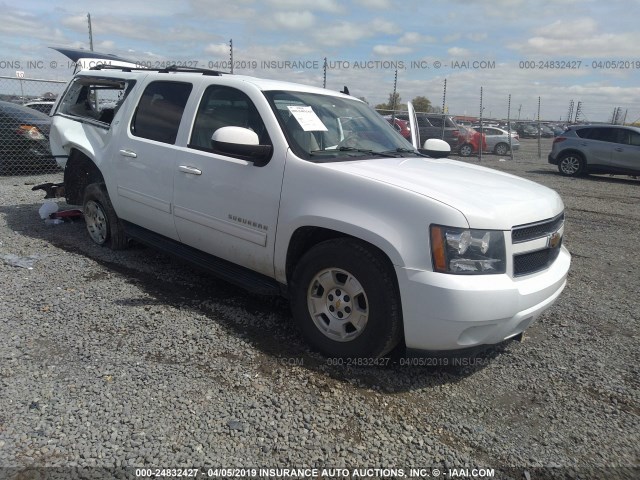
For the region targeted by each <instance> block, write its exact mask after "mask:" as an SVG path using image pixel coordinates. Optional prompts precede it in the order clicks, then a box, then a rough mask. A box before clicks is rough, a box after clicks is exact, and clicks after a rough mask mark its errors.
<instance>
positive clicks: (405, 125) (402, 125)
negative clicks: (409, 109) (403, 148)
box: [384, 115, 411, 140]
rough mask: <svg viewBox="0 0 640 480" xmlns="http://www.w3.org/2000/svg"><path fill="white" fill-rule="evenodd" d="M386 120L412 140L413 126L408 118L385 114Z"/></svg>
mask: <svg viewBox="0 0 640 480" xmlns="http://www.w3.org/2000/svg"><path fill="white" fill-rule="evenodd" d="M384 118H385V120H386V121H387V122H389V123H390V124H391V125H393V128H395V129H396V131H397V132H398V133H399V134H400V135H402V136H403V137H404V138H406V139H407V140H411V128H410V127H409V122H408V121H407V120H402V119H400V118H393V117H392V116H391V115H385V117H384Z"/></svg>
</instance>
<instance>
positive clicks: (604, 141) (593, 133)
mask: <svg viewBox="0 0 640 480" xmlns="http://www.w3.org/2000/svg"><path fill="white" fill-rule="evenodd" d="M583 138H584V141H582V142H581V145H582V146H583V147H586V148H587V155H588V159H587V161H588V163H589V165H594V166H596V165H600V166H603V167H610V166H611V156H612V154H613V149H614V147H615V146H616V145H615V143H616V142H617V140H618V130H617V129H616V128H606V127H593V128H591V130H590V131H589V132H588V133H587V134H586V136H585V137H583Z"/></svg>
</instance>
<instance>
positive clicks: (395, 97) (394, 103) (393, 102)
mask: <svg viewBox="0 0 640 480" xmlns="http://www.w3.org/2000/svg"><path fill="white" fill-rule="evenodd" d="M401 101H402V100H401V99H400V94H399V93H398V92H396V93H393V92H391V93H390V94H389V100H388V101H387V103H379V104H378V105H376V109H378V110H394V109H395V110H399V109H400V102H401Z"/></svg>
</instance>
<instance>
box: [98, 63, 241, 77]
mask: <svg viewBox="0 0 640 480" xmlns="http://www.w3.org/2000/svg"><path fill="white" fill-rule="evenodd" d="M89 70H122V71H123V72H131V71H134V70H136V71H138V70H139V71H147V72H158V73H172V72H185V73H201V74H203V75H212V76H220V75H233V74H232V73H229V72H221V71H219V70H210V69H208V68H193V67H179V66H178V65H169V66H167V67H164V68H146V67H144V66H140V67H127V66H119V65H107V64H99V65H95V66H93V67H91V68H90V69H89Z"/></svg>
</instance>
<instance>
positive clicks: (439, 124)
mask: <svg viewBox="0 0 640 480" xmlns="http://www.w3.org/2000/svg"><path fill="white" fill-rule="evenodd" d="M429 121H430V122H431V125H433V126H434V127H440V128H442V124H443V119H442V117H437V116H433V117H429Z"/></svg>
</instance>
